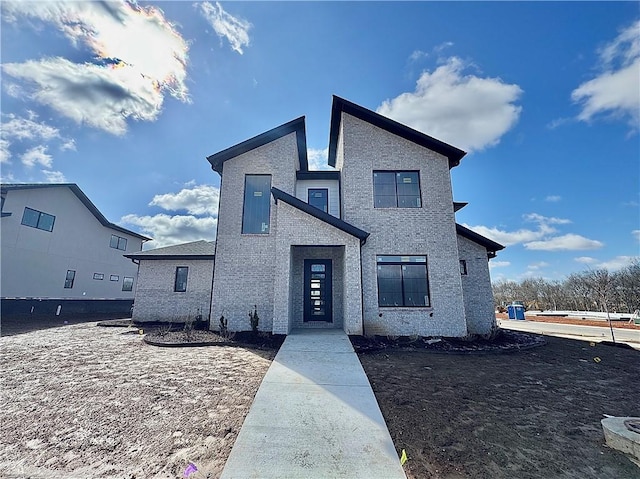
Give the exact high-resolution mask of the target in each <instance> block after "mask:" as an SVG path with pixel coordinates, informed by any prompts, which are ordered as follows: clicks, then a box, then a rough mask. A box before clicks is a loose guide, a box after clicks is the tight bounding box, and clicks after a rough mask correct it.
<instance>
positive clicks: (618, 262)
mask: <svg viewBox="0 0 640 479" xmlns="http://www.w3.org/2000/svg"><path fill="white" fill-rule="evenodd" d="M638 259H640V256H616V257H615V258H613V259H611V260H609V261H603V262H602V263H598V265H597V266H598V268H606V269H608V270H610V271H615V270H618V269H622V268H624V267H625V266H629V265H630V264H631V263H632V262H633V261H637V260H638Z"/></svg>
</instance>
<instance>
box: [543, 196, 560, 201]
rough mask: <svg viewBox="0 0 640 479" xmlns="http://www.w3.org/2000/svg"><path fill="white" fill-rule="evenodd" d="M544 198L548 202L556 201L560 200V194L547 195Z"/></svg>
mask: <svg viewBox="0 0 640 479" xmlns="http://www.w3.org/2000/svg"><path fill="white" fill-rule="evenodd" d="M544 200H545V201H548V202H549V203H557V202H558V201H560V200H562V196H560V195H548V196H547V197H546V198H545V199H544Z"/></svg>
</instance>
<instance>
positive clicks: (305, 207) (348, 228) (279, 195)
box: [271, 187, 369, 245]
mask: <svg viewBox="0 0 640 479" xmlns="http://www.w3.org/2000/svg"><path fill="white" fill-rule="evenodd" d="M271 194H272V195H273V198H274V199H275V200H276V204H277V203H278V200H282V201H284V202H285V203H287V204H288V205H291V206H293V207H294V208H296V209H299V210H300V211H304V212H305V213H307V214H309V215H311V216H313V217H314V218H317V219H319V220H320V221H324V222H325V223H328V224H330V225H331V226H333V227H335V228H338V229H339V230H342V231H344V232H345V233H348V234H350V235H351V236H355V237H356V238H358V239H360V244H361V245H363V244H365V243H366V242H367V238H368V237H369V233H367V232H366V231H363V230H361V229H360V228H356V227H355V226H353V225H352V224H350V223H347V222H346V221H344V220H341V219H340V218H336V217H335V216H332V215H330V214H329V213H325V212H324V211H322V210H320V209H318V208H316V207H315V206H311V205H310V204H309V203H305V202H304V201H302V200H299V199H298V198H296V197H295V196H291V195H290V194H288V193H285V192H284V191H282V190H279V189H278V188H276V187H272V188H271Z"/></svg>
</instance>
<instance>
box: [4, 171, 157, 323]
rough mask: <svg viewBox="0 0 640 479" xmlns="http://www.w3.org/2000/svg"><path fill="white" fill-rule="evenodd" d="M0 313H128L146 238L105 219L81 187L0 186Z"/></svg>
mask: <svg viewBox="0 0 640 479" xmlns="http://www.w3.org/2000/svg"><path fill="white" fill-rule="evenodd" d="M0 190H1V197H2V219H1V225H2V236H1V245H2V248H1V249H2V283H1V284H0V295H1V296H2V315H3V317H6V316H9V315H13V314H16V315H21V314H45V315H49V314H60V315H67V314H78V313H92V314H93V313H114V314H127V315H128V314H129V312H130V310H131V304H132V302H133V297H134V291H135V288H136V281H135V276H136V269H137V268H136V266H135V265H133V264H132V263H131V262H130V261H129V260H127V259H126V258H123V256H122V255H123V253H126V252H133V251H140V250H141V249H142V244H143V243H144V242H145V241H148V240H150V238H147V237H146V236H142V235H140V234H138V233H135V232H133V231H129V230H127V229H125V228H122V227H120V226H118V225H115V224H113V223H111V222H109V221H108V220H107V219H106V218H105V217H104V216H103V215H102V213H100V211H98V209H97V208H96V206H95V205H94V204H93V203H92V202H91V201H90V200H89V198H87V196H86V195H85V194H84V193H83V192H82V191H81V190H80V188H79V187H78V186H77V185H76V184H73V183H64V184H2V185H0Z"/></svg>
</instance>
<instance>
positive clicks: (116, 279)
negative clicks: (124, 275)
mask: <svg viewBox="0 0 640 479" xmlns="http://www.w3.org/2000/svg"><path fill="white" fill-rule="evenodd" d="M114 278H115V279H114ZM109 281H113V282H116V281H120V275H119V274H112V275H109Z"/></svg>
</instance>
